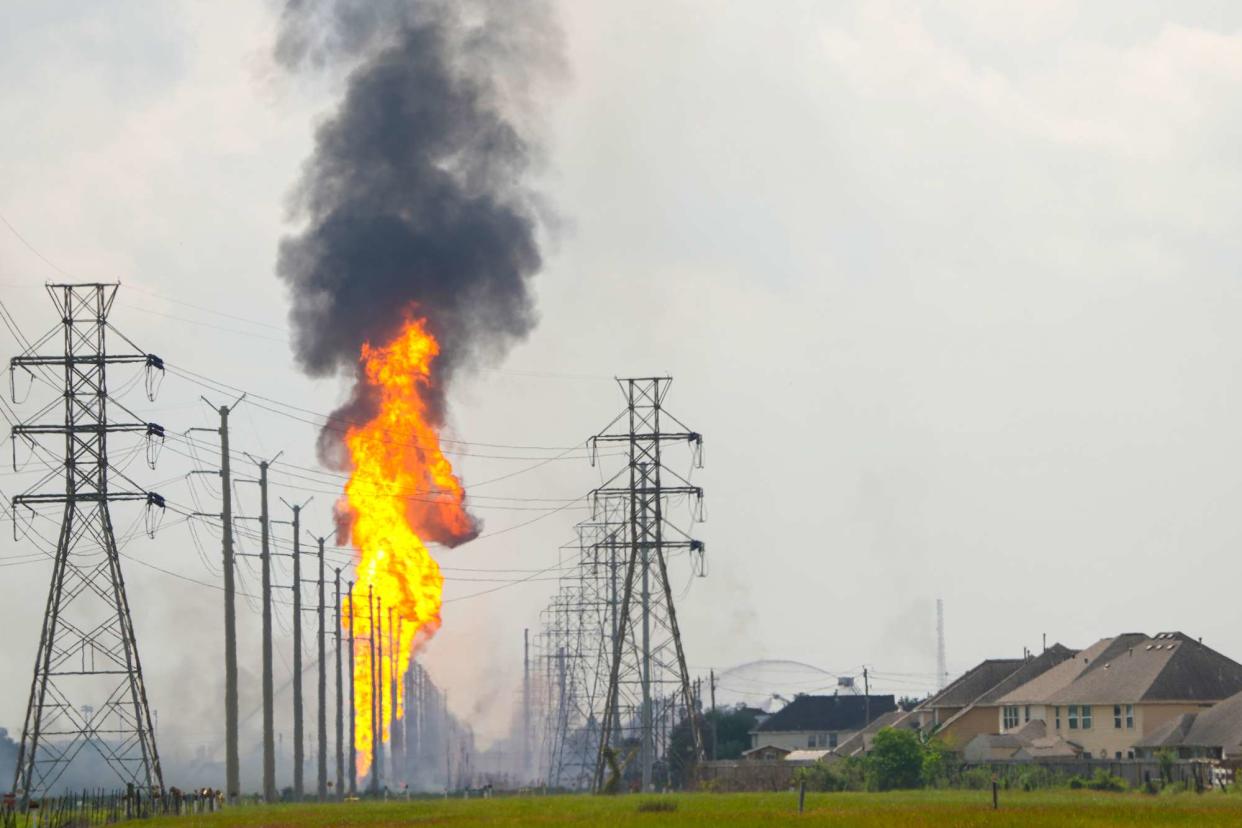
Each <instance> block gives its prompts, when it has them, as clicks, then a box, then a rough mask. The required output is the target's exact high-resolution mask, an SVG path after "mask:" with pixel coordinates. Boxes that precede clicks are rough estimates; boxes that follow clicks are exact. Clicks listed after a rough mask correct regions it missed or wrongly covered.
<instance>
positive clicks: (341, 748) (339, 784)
mask: <svg viewBox="0 0 1242 828" xmlns="http://www.w3.org/2000/svg"><path fill="white" fill-rule="evenodd" d="M333 571H334V573H335V575H336V600H335V602H334V606H335V607H336V625H335V627H334V628H333V629H334V631H335V632H334V636H335V639H336V795H337V797H338V798H340V797H344V796H345V722H344V716H343V707H344V703H345V699H344V698H342V690H343V687H342V682H341V570H340V569H339V568H337V569H335V570H333Z"/></svg>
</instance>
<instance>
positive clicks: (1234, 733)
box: [1134, 693, 1242, 760]
mask: <svg viewBox="0 0 1242 828" xmlns="http://www.w3.org/2000/svg"><path fill="white" fill-rule="evenodd" d="M1134 750H1135V753H1136V754H1137V755H1138V756H1139V757H1140V758H1143V759H1149V758H1154V757H1156V756H1157V755H1158V754H1159V753H1160V752H1161V751H1164V750H1171V751H1173V752H1174V754H1176V755H1177V757H1178V758H1179V759H1233V760H1242V693H1235V694H1234V695H1232V696H1230V697H1229V698H1227V699H1225V700H1224V701H1222V702H1219V703H1217V704H1214V705H1212V706H1211V707H1209V708H1208V709H1207V710H1204V711H1203V712H1201V713H1183V714H1181V715H1180V716H1177V717H1174V718H1172V719H1170V720H1169V721H1167V722H1165V723H1164V724H1163V725H1161V726H1159V727H1157V728H1156V729H1155V730H1153V731H1152V732H1151V733H1149V734H1147V735H1146V736H1144V737H1143V738H1142V739H1140V740H1139V741H1138V742H1136V743H1135V745H1134Z"/></svg>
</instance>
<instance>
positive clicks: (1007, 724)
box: [1002, 705, 1018, 730]
mask: <svg viewBox="0 0 1242 828" xmlns="http://www.w3.org/2000/svg"><path fill="white" fill-rule="evenodd" d="M1002 726H1003V728H1004V729H1005V730H1011V729H1013V728H1015V727H1017V726H1018V708H1017V706H1016V705H1014V706H1009V705H1006V706H1005V710H1004V719H1003V724H1002Z"/></svg>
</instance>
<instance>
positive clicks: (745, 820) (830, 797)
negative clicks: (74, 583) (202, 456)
mask: <svg viewBox="0 0 1242 828" xmlns="http://www.w3.org/2000/svg"><path fill="white" fill-rule="evenodd" d="M652 800H659V801H663V802H670V803H674V804H675V808H674V809H673V810H654V811H653V810H651V809H650V808H648V809H645V810H643V811H640V810H639V805H640V803H643V802H650V801H652ZM797 807H798V797H797V794H796V793H781V794H676V795H672V796H619V797H590V796H556V797H525V798H517V797H505V798H501V797H497V798H495V799H486V800H484V799H472V800H461V799H422V800H413V801H409V802H405V801H391V802H349V803H343V804H331V805H278V806H271V807H241V808H236V809H233V810H230V811H227V812H224V813H219V814H210V815H205V816H193V817H173V818H163V819H158V820H153V821H151V822H146V823H143V825H144V826H151V827H152V828H155V826H168V828H195V827H196V826H202V827H203V828H225V826H247V828H286V826H288V828H293V826H299V828H300V827H301V826H309V827H311V828H313V827H314V826H337V825H340V826H375V827H376V828H381V827H383V828H387V827H388V826H394V828H395V826H398V825H442V826H452V827H453V828H458V826H460V828H468V827H469V826H476V825H487V826H494V825H500V826H504V825H545V826H577V825H582V826H597V825H605V826H612V825H617V826H683V825H684V826H704V828H728V827H729V826H766V825H772V824H774V823H778V822H783V821H785V820H789V821H794V820H796V821H797V822H798V823H799V824H804V825H842V826H844V825H849V826H852V827H855V828H856V827H857V826H863V827H864V828H865V826H942V825H949V826H974V825H980V826H984V825H986V826H1102V825H1124V826H1131V825H1137V826H1147V825H1186V826H1216V825H1222V826H1223V825H1231V826H1236V825H1242V796H1234V795H1225V794H1220V793H1209V794H1204V795H1201V796H1196V795H1195V794H1183V795H1178V796H1161V797H1153V796H1145V795H1143V794H1137V793H1127V794H1106V793H1095V792H1091V791H1068V790H1067V791H1037V792H1032V793H1021V792H1007V791H1002V792H1001V807H1000V810H999V811H993V810H992V801H991V793H990V792H986V791H902V792H895V793H887V794H866V793H837V794H807V798H806V813H804V814H802V815H801V816H800V817H799V815H798V813H797Z"/></svg>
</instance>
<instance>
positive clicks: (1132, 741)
mask: <svg viewBox="0 0 1242 828" xmlns="http://www.w3.org/2000/svg"><path fill="white" fill-rule="evenodd" d="M1239 691H1242V664H1239V663H1237V662H1236V661H1233V660H1232V659H1230V658H1227V657H1225V656H1223V655H1221V654H1220V653H1218V652H1216V651H1215V650H1212V649H1211V648H1209V647H1205V646H1204V645H1203V644H1202V643H1200V642H1198V641H1195V640H1194V639H1192V638H1190V637H1188V636H1186V635H1183V634H1182V633H1161V634H1159V635H1156V636H1151V637H1149V636H1147V635H1145V634H1143V633H1125V634H1122V635H1119V636H1116V637H1115V638H1105V639H1102V640H1100V641H1098V642H1096V643H1095V644H1093V645H1092V646H1090V647H1088V648H1087V649H1085V650H1083V651H1082V652H1080V653H1078V654H1077V655H1075V656H1074V657H1073V658H1069V659H1066V660H1063V661H1061V662H1059V663H1057V664H1056V665H1054V666H1052V667H1051V668H1049V669H1047V670H1045V671H1044V672H1042V673H1041V674H1039V675H1037V676H1035V677H1033V678H1031V679H1030V680H1029V681H1027V682H1025V683H1023V684H1021V685H1020V686H1017V687H1015V688H1013V689H1011V690H1009V691H1008V692H1006V693H1003V694H1002V695H1000V696H999V697H998V698H995V699H993V701H994V703H995V705H996V711H995V715H996V716H997V718H996V720H995V721H994V723H993V726H992V728H991V730H990V732H992V733H997V734H1005V733H1010V732H1013V731H1017V730H1019V729H1020V728H1022V727H1024V726H1025V724H1026V722H1027V721H1031V720H1038V721H1042V722H1044V724H1045V727H1046V730H1047V734H1048V735H1049V736H1059V737H1061V738H1063V739H1065V740H1067V741H1068V742H1071V743H1073V744H1074V745H1076V746H1078V747H1081V748H1082V749H1083V750H1084V751H1086V752H1088V753H1090V754H1091V755H1092V756H1093V757H1099V758H1123V757H1133V756H1134V755H1135V750H1136V746H1137V745H1138V743H1139V742H1141V741H1142V740H1143V739H1144V738H1145V737H1146V736H1148V735H1150V734H1154V733H1156V731H1158V730H1159V729H1161V728H1162V726H1164V725H1166V724H1168V723H1170V722H1172V721H1173V720H1175V719H1178V718H1179V717H1181V716H1182V715H1183V714H1188V713H1200V712H1202V711H1204V710H1206V709H1207V708H1209V707H1211V706H1212V705H1215V704H1216V703H1218V702H1221V701H1223V700H1224V699H1226V698H1228V697H1230V696H1232V695H1234V694H1235V693H1238V692H1239Z"/></svg>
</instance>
